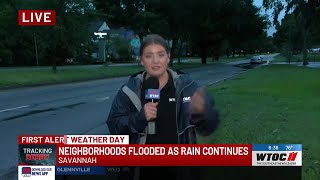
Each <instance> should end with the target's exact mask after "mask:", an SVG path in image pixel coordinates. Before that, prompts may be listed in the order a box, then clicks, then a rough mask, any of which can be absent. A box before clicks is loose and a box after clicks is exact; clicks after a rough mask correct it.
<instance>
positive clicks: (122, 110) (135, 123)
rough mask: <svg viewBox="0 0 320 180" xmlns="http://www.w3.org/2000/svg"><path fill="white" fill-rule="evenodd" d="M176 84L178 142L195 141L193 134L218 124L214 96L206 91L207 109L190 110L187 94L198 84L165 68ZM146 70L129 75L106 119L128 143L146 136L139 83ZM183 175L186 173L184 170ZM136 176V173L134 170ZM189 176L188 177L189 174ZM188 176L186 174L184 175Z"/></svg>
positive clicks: (142, 141)
mask: <svg viewBox="0 0 320 180" xmlns="http://www.w3.org/2000/svg"><path fill="white" fill-rule="evenodd" d="M168 71H169V73H171V75H172V78H173V81H174V85H175V88H176V95H175V99H176V124H177V138H178V142H179V144H195V143H197V142H196V134H199V135H203V136H207V135H210V134H211V133H212V132H213V131H214V130H215V129H216V127H217V125H218V122H219V119H218V113H217V111H216V110H215V109H214V100H213V98H212V97H211V96H209V95H208V94H206V98H205V100H206V113H205V114H204V115H202V116H201V115H200V116H199V115H191V114H190V113H189V101H190V97H192V95H193V94H194V93H195V91H196V90H197V89H198V88H199V86H198V85H197V83H196V82H195V81H193V80H192V79H191V78H190V77H189V75H187V74H184V73H182V72H176V71H173V70H171V69H168ZM144 73H145V72H140V73H138V74H136V75H133V76H131V77H130V79H129V81H128V83H127V84H125V85H123V86H122V87H121V89H120V90H119V92H118V94H117V95H116V97H115V98H114V100H113V104H112V107H111V110H110V113H109V117H108V119H107V125H108V128H109V131H110V134H113V135H123V134H127V135H129V141H130V144H144V143H145V140H146V138H147V136H146V134H147V132H146V129H147V128H146V126H147V121H146V119H145V115H144V109H143V105H142V104H141V97H140V96H141V85H142V81H143V77H144ZM183 174H184V175H186V173H185V172H184V173H183ZM135 177H137V174H135ZM189 178H190V177H189ZM187 179H188V178H187Z"/></svg>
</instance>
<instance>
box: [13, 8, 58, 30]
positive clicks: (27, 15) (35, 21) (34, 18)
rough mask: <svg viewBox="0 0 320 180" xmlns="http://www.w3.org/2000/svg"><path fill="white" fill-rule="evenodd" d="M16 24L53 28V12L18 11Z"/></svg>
mask: <svg viewBox="0 0 320 180" xmlns="http://www.w3.org/2000/svg"><path fill="white" fill-rule="evenodd" d="M18 24H19V25H20V26H55V25H56V11H55V10H19V11H18Z"/></svg>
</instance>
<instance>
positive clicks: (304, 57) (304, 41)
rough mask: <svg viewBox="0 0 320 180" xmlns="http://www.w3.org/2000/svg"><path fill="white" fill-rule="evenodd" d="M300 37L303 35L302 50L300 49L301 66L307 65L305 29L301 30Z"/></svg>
mask: <svg viewBox="0 0 320 180" xmlns="http://www.w3.org/2000/svg"><path fill="white" fill-rule="evenodd" d="M302 29H303V30H302V32H303V33H302V35H303V48H302V53H303V65H304V66H305V65H308V64H309V62H308V51H307V30H306V28H305V27H303V28H302Z"/></svg>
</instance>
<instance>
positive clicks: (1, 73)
mask: <svg viewBox="0 0 320 180" xmlns="http://www.w3.org/2000/svg"><path fill="white" fill-rule="evenodd" d="M201 66H204V65H202V64H201V62H188V63H181V64H174V65H173V68H174V69H187V68H195V67H201ZM141 70H143V67H142V66H130V67H129V66H127V67H125V66H123V67H118V66H116V67H110V66H102V67H95V68H83V67H77V66H75V67H68V68H63V69H62V68H59V67H58V71H57V73H53V72H52V71H51V68H36V67H35V68H17V69H14V70H12V69H10V70H0V88H12V87H22V86H35V85H41V84H56V83H65V82H77V81H85V80H93V79H102V78H112V77H121V76H128V75H132V74H134V73H137V72H138V71H141Z"/></svg>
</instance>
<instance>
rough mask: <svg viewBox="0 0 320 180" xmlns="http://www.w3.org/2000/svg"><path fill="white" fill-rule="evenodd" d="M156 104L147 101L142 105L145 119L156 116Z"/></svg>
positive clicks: (151, 118)
mask: <svg viewBox="0 0 320 180" xmlns="http://www.w3.org/2000/svg"><path fill="white" fill-rule="evenodd" d="M157 106H158V103H157V102H156V103H153V102H148V103H146V104H145V105H144V115H145V117H146V120H147V121H150V120H153V119H155V118H157Z"/></svg>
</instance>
